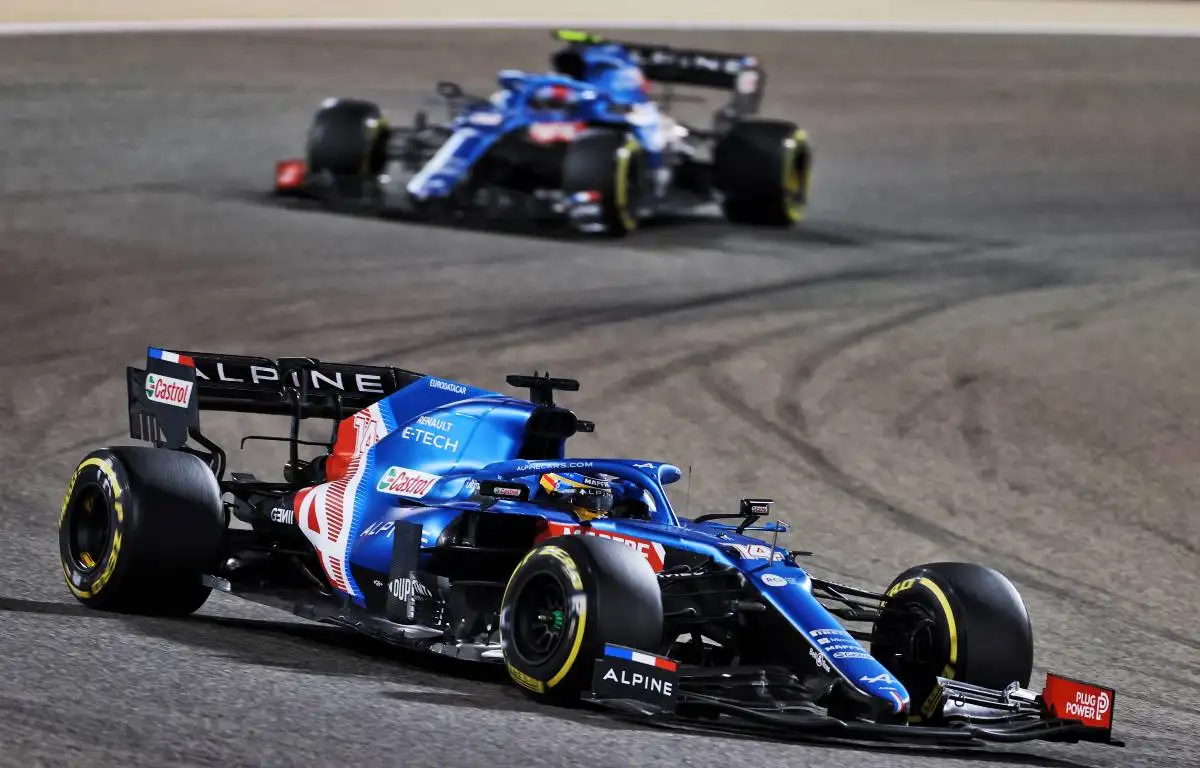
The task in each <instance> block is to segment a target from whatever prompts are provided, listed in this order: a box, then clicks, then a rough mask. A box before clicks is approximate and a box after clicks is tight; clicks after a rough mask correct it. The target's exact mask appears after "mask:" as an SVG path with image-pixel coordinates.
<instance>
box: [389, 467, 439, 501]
mask: <svg viewBox="0 0 1200 768" xmlns="http://www.w3.org/2000/svg"><path fill="white" fill-rule="evenodd" d="M441 479H442V478H441V475H431V474H429V473H428V472H421V471H419V470H415V469H409V468H408V467H388V468H387V471H386V472H384V473H383V477H381V478H379V482H378V483H377V484H376V485H375V488H376V490H379V491H382V492H383V493H390V494H392V495H393V496H407V497H409V498H412V499H420V498H423V497H424V496H425V495H426V494H427V493H429V491H430V490H431V489H432V488H433V486H434V484H436V483H437V481H438V480H441Z"/></svg>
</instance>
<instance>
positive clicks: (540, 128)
mask: <svg viewBox="0 0 1200 768" xmlns="http://www.w3.org/2000/svg"><path fill="white" fill-rule="evenodd" d="M585 127H586V126H585V125H584V124H583V123H534V124H533V125H531V126H529V140H530V141H535V142H537V143H538V144H553V143H554V142H558V141H574V140H575V137H576V136H578V135H579V134H581V133H583V129H584V128H585Z"/></svg>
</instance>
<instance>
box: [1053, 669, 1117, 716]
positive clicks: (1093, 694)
mask: <svg viewBox="0 0 1200 768" xmlns="http://www.w3.org/2000/svg"><path fill="white" fill-rule="evenodd" d="M1115 695H1116V694H1115V692H1114V691H1113V690H1112V689H1111V688H1101V687H1100V686H1098V685H1092V684H1090V683H1084V682H1080V681H1078V680H1071V679H1070V678H1066V677H1059V676H1058V675H1055V674H1048V675H1046V688H1045V690H1044V691H1043V692H1042V700H1043V701H1044V702H1045V703H1046V709H1047V710H1048V711H1049V712H1050V714H1051V715H1052V716H1054V717H1061V718H1064V719H1067V720H1078V721H1079V722H1081V723H1083V724H1084V725H1086V726H1088V727H1089V728H1103V729H1106V730H1107V729H1110V728H1112V717H1113V712H1112V710H1113V699H1114V698H1115Z"/></svg>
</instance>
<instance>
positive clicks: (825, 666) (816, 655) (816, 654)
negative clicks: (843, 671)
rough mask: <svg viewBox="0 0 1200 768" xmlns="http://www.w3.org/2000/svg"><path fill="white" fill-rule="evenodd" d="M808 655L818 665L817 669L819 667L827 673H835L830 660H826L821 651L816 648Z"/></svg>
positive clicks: (810, 649) (810, 650)
mask: <svg viewBox="0 0 1200 768" xmlns="http://www.w3.org/2000/svg"><path fill="white" fill-rule="evenodd" d="M808 655H809V657H810V658H811V659H812V660H813V661H814V662H815V663H816V665H817V667H819V668H820V669H822V670H824V671H825V672H832V671H833V670H832V669H830V667H829V660H828V659H826V658H825V656H824V655H823V654H822V653H821V652H820V651H818V650H817V649H816V648H809V649H808Z"/></svg>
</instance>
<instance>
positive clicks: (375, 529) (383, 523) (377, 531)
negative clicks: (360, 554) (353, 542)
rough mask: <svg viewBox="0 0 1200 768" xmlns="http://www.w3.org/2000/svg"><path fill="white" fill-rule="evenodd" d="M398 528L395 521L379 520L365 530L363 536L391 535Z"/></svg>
mask: <svg viewBox="0 0 1200 768" xmlns="http://www.w3.org/2000/svg"><path fill="white" fill-rule="evenodd" d="M395 527H396V521H395V520H379V521H377V522H374V523H371V524H370V525H368V526H367V527H366V528H363V532H362V535H363V536H381V535H383V534H385V533H391V532H392V530H393V529H394V528H395Z"/></svg>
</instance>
